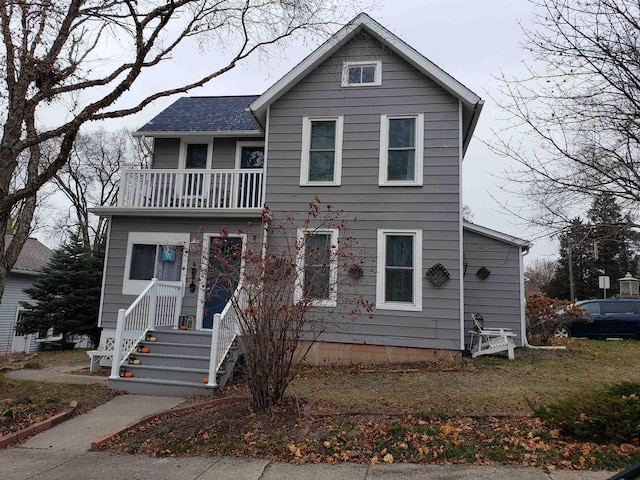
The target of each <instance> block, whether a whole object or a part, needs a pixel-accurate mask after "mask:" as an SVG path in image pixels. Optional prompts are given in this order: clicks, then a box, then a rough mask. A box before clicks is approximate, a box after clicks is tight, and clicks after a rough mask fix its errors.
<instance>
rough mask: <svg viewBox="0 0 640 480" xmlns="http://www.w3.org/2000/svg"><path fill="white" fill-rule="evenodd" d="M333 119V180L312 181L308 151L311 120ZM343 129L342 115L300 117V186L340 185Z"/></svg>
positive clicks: (309, 147)
mask: <svg viewBox="0 0 640 480" xmlns="http://www.w3.org/2000/svg"><path fill="white" fill-rule="evenodd" d="M327 120H335V122H336V138H335V145H334V150H335V157H334V161H335V165H334V169H333V180H332V181H329V182H326V181H322V182H317V181H316V182H314V181H310V180H309V160H310V155H309V153H310V152H309V151H310V149H311V122H314V121H320V122H322V121H327ZM343 130H344V117H343V116H337V117H303V118H302V158H301V163H300V186H306V185H313V186H318V185H326V186H336V187H337V186H340V184H341V182H342V137H343Z"/></svg>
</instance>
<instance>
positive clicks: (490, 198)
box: [105, 0, 557, 261]
mask: <svg viewBox="0 0 640 480" xmlns="http://www.w3.org/2000/svg"><path fill="white" fill-rule="evenodd" d="M376 4H377V6H375V7H368V8H365V11H366V12H367V13H368V14H369V15H371V16H372V17H373V18H374V19H375V20H377V21H378V22H379V23H381V24H382V25H383V26H385V27H386V28H387V29H389V30H390V31H391V32H393V33H394V34H395V35H397V36H398V37H400V38H401V39H402V40H404V41H405V42H407V43H408V44H409V45H411V46H412V47H413V48H415V49H416V50H417V51H418V52H420V53H421V54H423V55H424V56H426V57H427V58H428V59H430V60H431V61H432V62H434V63H436V64H437V65H438V66H440V67H441V68H442V69H444V70H445V71H446V72H448V73H449V74H451V75H452V76H453V77H455V78H456V79H457V80H459V81H460V82H462V83H463V84H464V85H466V86H467V87H468V88H470V89H471V90H473V91H474V92H475V93H477V94H478V95H479V96H480V97H481V98H483V99H484V100H485V102H486V103H485V108H484V110H483V112H482V115H481V117H480V122H479V124H478V126H477V128H476V131H475V137H476V138H474V140H472V142H471V144H470V147H469V149H468V151H467V154H466V157H465V161H464V176H463V185H464V203H465V204H466V205H468V206H469V207H470V208H471V210H472V212H473V214H474V222H475V223H478V224H480V225H483V226H486V227H489V228H493V229H496V230H499V231H502V232H505V233H509V234H512V235H516V236H519V237H521V238H527V239H530V240H532V241H533V242H534V248H533V249H532V251H531V253H530V255H529V256H528V258H527V261H531V260H532V259H534V258H548V257H550V256H555V255H556V254H557V246H556V243H555V242H549V241H547V240H545V239H543V238H538V236H539V232H535V231H530V230H526V229H525V228H524V227H523V224H522V223H521V222H518V221H517V220H516V219H514V218H513V217H512V216H510V215H509V214H507V213H506V212H505V211H504V210H503V209H502V208H501V207H500V205H499V203H498V201H499V202H504V203H507V204H508V205H509V206H510V207H511V208H513V207H514V206H516V205H517V202H518V200H517V199H516V198H512V197H510V195H509V194H507V193H505V192H504V191H503V190H501V189H500V187H499V185H500V184H501V183H502V182H501V180H500V179H499V178H498V176H499V175H500V173H501V172H502V171H504V170H505V169H506V168H508V167H509V161H508V160H505V159H502V158H500V157H498V156H497V155H495V154H493V153H492V152H491V151H489V149H488V148H487V147H486V146H485V145H484V144H483V143H482V142H481V141H480V140H479V139H483V140H490V138H491V129H492V128H496V126H497V125H498V123H497V122H498V120H499V119H500V118H504V117H505V114H504V113H502V112H500V111H499V110H498V109H497V107H496V106H495V103H494V102H493V101H492V99H491V96H493V97H496V96H498V91H497V87H498V81H497V80H496V79H495V77H496V76H498V75H499V74H500V72H503V73H505V74H506V75H507V76H513V75H518V74H519V73H522V72H523V63H522V62H523V60H525V59H526V58H525V55H526V52H524V51H523V50H522V49H521V47H520V42H521V40H522V31H521V29H520V26H519V22H522V23H524V24H528V23H529V21H530V18H531V16H532V6H531V4H530V3H529V2H527V1H525V0H482V1H478V0H382V1H379V2H376ZM363 5H365V6H366V5H368V4H367V3H363ZM317 45H318V42H316V43H315V44H311V45H310V44H308V43H307V44H303V42H297V43H294V44H293V45H291V46H289V47H288V48H287V50H286V53H285V52H277V53H276V54H275V55H272V56H270V57H269V58H268V59H266V58H260V59H258V58H254V59H251V60H250V61H248V62H246V63H244V64H243V65H241V66H240V67H237V68H236V69H235V70H233V71H231V72H229V73H227V74H225V75H224V76H223V77H220V78H218V79H216V80H214V81H213V82H211V83H210V84H209V85H207V86H206V87H203V88H200V89H197V90H194V91H192V92H190V95H201V96H202V95H234V94H242V95H244V94H260V93H262V92H263V91H264V90H266V89H267V88H268V87H269V86H270V85H272V84H273V83H274V82H275V81H277V80H278V79H279V78H280V77H282V76H283V75H284V74H285V73H287V72H288V71H289V70H290V69H291V68H292V67H293V66H295V65H296V64H297V63H298V62H299V61H300V60H302V59H303V58H304V57H306V56H307V55H308V54H309V53H311V51H313V49H314V48H315V47H316V46H317ZM214 54H215V52H212V55H214ZM208 68H209V69H210V67H209V65H208V61H207V56H202V55H199V54H198V53H196V52H191V51H184V50H183V51H181V54H180V55H179V56H176V60H175V61H173V63H167V64H165V65H164V66H161V67H160V68H159V69H157V70H155V71H154V74H153V77H152V79H150V80H147V81H146V82H145V83H140V82H139V83H138V84H137V85H136V86H135V88H134V89H133V91H132V94H134V95H135V94H136V90H138V91H139V92H140V95H142V92H143V91H148V90H149V89H159V88H167V87H168V86H169V85H170V84H171V85H173V84H175V82H176V81H179V79H180V77H181V76H182V75H183V74H184V75H186V74H187V73H192V74H193V73H196V72H194V71H202V72H206V71H207V69H208ZM176 98H177V97H176ZM174 100H175V98H170V99H163V100H161V101H157V102H155V103H153V104H152V105H151V106H149V107H147V108H146V109H145V110H143V112H141V113H140V114H138V115H136V116H134V117H130V118H128V119H126V120H120V121H118V122H117V125H116V124H114V123H108V124H105V126H106V127H107V128H115V127H117V126H123V125H124V126H128V127H130V128H139V127H140V126H142V125H143V124H144V123H145V122H146V121H148V120H150V119H151V118H152V117H153V116H155V115H156V114H157V113H159V112H160V111H161V110H162V109H163V108H165V107H166V106H167V105H169V104H171V103H172V102H173V101H174ZM495 199H498V201H496V200H495Z"/></svg>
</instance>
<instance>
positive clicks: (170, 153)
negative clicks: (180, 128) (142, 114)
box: [151, 138, 180, 169]
mask: <svg viewBox="0 0 640 480" xmlns="http://www.w3.org/2000/svg"><path fill="white" fill-rule="evenodd" d="M179 157H180V139H179V138H156V139H154V141H153V164H152V165H151V167H152V168H157V169H164V168H178V158H179Z"/></svg>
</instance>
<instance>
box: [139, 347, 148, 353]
mask: <svg viewBox="0 0 640 480" xmlns="http://www.w3.org/2000/svg"><path fill="white" fill-rule="evenodd" d="M140 353H149V348H148V347H142V348H141V349H140Z"/></svg>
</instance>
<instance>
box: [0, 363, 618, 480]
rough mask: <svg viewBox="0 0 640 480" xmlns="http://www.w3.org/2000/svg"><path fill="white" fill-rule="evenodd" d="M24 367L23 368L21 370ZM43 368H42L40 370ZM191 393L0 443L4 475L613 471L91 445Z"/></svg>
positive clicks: (272, 479)
mask: <svg viewBox="0 0 640 480" xmlns="http://www.w3.org/2000/svg"><path fill="white" fill-rule="evenodd" d="M57 368H58V370H56V371H52V370H49V371H48V374H49V376H48V377H47V378H46V379H45V378H43V377H44V376H46V375H47V373H43V372H47V371H38V370H21V371H16V372H12V373H11V374H10V376H11V378H28V379H30V380H39V381H63V379H65V380H66V381H67V382H69V383H86V382H89V381H90V380H95V379H99V380H101V381H104V380H106V379H104V380H103V378H102V377H89V378H84V377H83V376H80V375H73V374H70V373H69V371H66V372H65V371H60V367H57ZM20 372H24V373H20ZM38 372H40V373H38ZM183 400H184V399H182V398H179V397H148V396H143V395H120V396H118V397H116V398H114V399H112V400H110V401H109V402H107V403H105V404H104V405H101V406H100V407H98V408H96V409H95V410H92V411H91V412H88V413H86V414H84V415H80V416H78V417H75V418H72V419H70V420H67V421H66V422H63V423H61V424H59V425H56V426H55V427H53V428H52V429H50V430H47V431H45V432H42V433H40V434H38V435H36V436H34V437H32V438H30V439H28V440H27V441H25V442H24V443H22V444H16V445H15V446H13V447H9V448H7V449H4V450H0V478H1V479H2V480H44V479H46V480H58V479H59V480H69V479H77V480H93V479H95V480H105V479H106V478H108V479H109V480H147V479H148V480H164V479H166V480H230V479H231V480H236V479H237V480H307V479H308V480H311V479H322V480H405V479H406V480H418V479H433V480H549V479H551V480H605V479H607V478H609V477H610V476H612V475H613V474H612V473H611V472H577V471H555V472H551V473H549V474H547V473H545V472H544V471H542V470H540V469H535V468H525V467H481V466H440V465H414V464H393V465H377V466H374V467H370V466H366V465H354V464H339V465H335V466H331V465H326V464H317V465H316V464H312V465H292V464H287V463H275V462H271V461H268V460H261V459H244V458H230V457H179V458H153V457H145V456H130V455H112V454H110V453H105V452H90V451H89V448H90V446H91V442H92V441H94V440H98V439H99V438H101V437H103V436H105V435H107V434H109V433H111V432H113V431H115V430H117V429H119V428H121V427H124V426H127V425H130V424H132V423H134V422H135V421H137V420H139V419H141V418H143V417H145V416H147V415H150V414H152V413H155V412H158V411H162V410H166V409H169V408H172V407H174V406H176V405H178V404H179V403H181V402H182V401H183Z"/></svg>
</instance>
